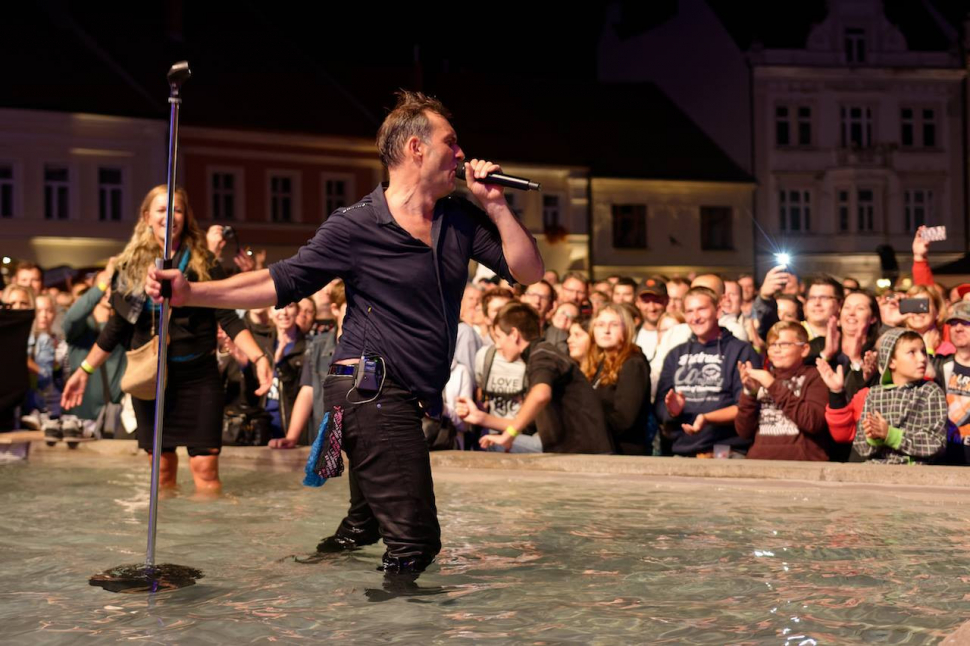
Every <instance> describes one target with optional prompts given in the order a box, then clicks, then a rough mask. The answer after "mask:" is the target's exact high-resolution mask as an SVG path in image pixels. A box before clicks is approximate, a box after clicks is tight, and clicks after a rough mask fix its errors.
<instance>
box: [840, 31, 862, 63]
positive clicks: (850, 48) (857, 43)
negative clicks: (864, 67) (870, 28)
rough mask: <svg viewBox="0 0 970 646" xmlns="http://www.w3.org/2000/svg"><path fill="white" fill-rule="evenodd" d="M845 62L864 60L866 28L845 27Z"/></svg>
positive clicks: (860, 61)
mask: <svg viewBox="0 0 970 646" xmlns="http://www.w3.org/2000/svg"><path fill="white" fill-rule="evenodd" d="M845 62H846V63H865V62H866V30H865V29H861V28H859V27H846V29H845Z"/></svg>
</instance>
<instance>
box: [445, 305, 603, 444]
mask: <svg viewBox="0 0 970 646" xmlns="http://www.w3.org/2000/svg"><path fill="white" fill-rule="evenodd" d="M492 334H493V336H494V338H495V347H496V349H497V350H498V351H499V352H500V353H501V354H502V356H503V358H504V359H505V360H506V361H510V362H512V361H516V360H518V359H519V358H521V359H522V360H524V361H525V364H526V377H527V381H528V383H529V390H528V392H527V393H526V397H525V401H523V402H522V406H521V407H520V408H519V411H518V413H517V414H516V415H515V417H513V418H511V419H509V418H501V417H497V416H495V415H491V414H489V413H486V412H485V411H483V410H480V409H479V408H478V407H477V406H475V402H473V401H472V400H470V399H469V398H467V397H459V398H458V405H457V406H456V410H457V412H458V415H459V416H460V417H461V418H462V419H464V420H465V422H467V423H470V424H478V425H480V426H484V427H486V428H489V429H493V430H496V431H502V433H501V434H494V435H485V436H483V437H482V438H481V442H480V443H481V447H482V448H483V449H489V450H493V451H494V450H499V451H506V452H513V453H609V452H610V451H611V450H612V447H611V445H610V438H609V435H608V434H607V432H606V423H605V421H604V419H603V409H602V407H601V406H600V403H599V399H598V398H597V396H596V393H595V392H593V388H592V386H590V384H589V381H587V380H586V377H585V376H584V375H583V373H582V371H581V370H580V369H579V366H578V365H577V364H576V362H574V361H572V360H571V359H570V358H569V357H568V356H566V355H565V354H563V353H561V352H559V351H558V350H556V349H555V347H553V346H552V345H551V344H550V343H549V342H547V341H544V340H542V338H541V337H540V335H539V315H538V314H537V313H536V311H535V310H534V309H532V308H531V307H530V306H528V305H526V304H524V303H515V302H513V303H509V304H507V305H506V306H505V307H503V308H502V310H501V311H500V312H499V313H498V316H497V317H496V319H495V324H494V325H493V326H492ZM533 421H535V426H536V429H537V432H536V433H535V434H534V435H524V434H522V433H521V431H522V430H523V429H525V428H527V427H528V426H529V424H531V423H532V422H533ZM493 447H494V448H493Z"/></svg>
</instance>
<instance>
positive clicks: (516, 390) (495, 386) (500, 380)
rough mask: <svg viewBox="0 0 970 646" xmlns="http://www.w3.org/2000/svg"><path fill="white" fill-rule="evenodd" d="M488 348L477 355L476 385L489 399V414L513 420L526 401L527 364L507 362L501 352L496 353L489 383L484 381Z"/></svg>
mask: <svg viewBox="0 0 970 646" xmlns="http://www.w3.org/2000/svg"><path fill="white" fill-rule="evenodd" d="M488 350H489V349H488V347H483V348H481V349H480V350H479V351H478V352H477V353H476V354H475V383H476V384H478V387H479V388H481V389H482V393H483V394H484V395H485V396H486V397H487V399H488V412H489V413H491V414H492V415H495V416H496V417H502V418H507V419H511V418H513V417H515V416H516V414H517V413H518V412H519V408H520V407H521V406H522V401H523V400H524V399H525V362H524V361H522V359H517V360H515V361H512V362H509V361H506V360H505V358H504V357H503V356H502V353H501V352H498V351H496V352H495V358H494V360H493V361H492V369H491V370H490V371H488V383H485V382H484V381H483V379H484V376H485V372H486V366H485V355H486V354H488Z"/></svg>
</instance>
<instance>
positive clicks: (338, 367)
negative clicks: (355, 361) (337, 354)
mask: <svg viewBox="0 0 970 646" xmlns="http://www.w3.org/2000/svg"><path fill="white" fill-rule="evenodd" d="M356 367H357V366H345V365H343V364H339V363H332V364H330V370H328V371H327V374H328V375H338V376H341V377H349V376H351V375H353V374H354V368H356Z"/></svg>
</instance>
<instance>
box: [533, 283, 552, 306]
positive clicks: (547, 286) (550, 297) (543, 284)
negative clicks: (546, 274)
mask: <svg viewBox="0 0 970 646" xmlns="http://www.w3.org/2000/svg"><path fill="white" fill-rule="evenodd" d="M534 284H536V285H542V286H544V287H545V288H546V289H548V290H549V299H550V300H549V302H551V303H555V302H556V288H555V287H553V286H552V285H550V284H549V281H548V280H546V279H545V278H543V279H542V280H540V281H538V282H536V283H534Z"/></svg>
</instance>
